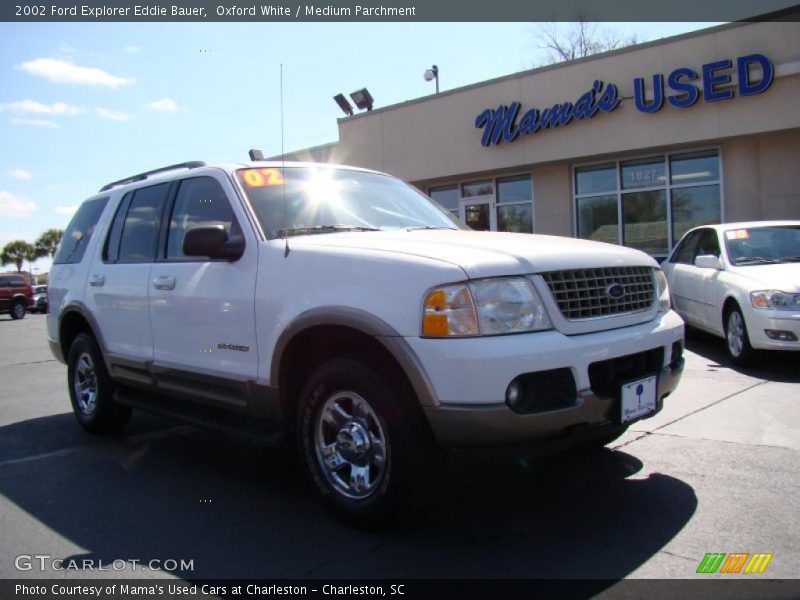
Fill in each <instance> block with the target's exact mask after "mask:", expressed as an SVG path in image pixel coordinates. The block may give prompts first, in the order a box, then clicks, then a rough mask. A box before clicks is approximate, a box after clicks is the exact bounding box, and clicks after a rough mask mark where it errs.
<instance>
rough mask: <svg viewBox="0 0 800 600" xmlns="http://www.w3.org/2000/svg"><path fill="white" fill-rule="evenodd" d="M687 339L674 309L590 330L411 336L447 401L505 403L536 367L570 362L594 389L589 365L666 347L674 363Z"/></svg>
mask: <svg viewBox="0 0 800 600" xmlns="http://www.w3.org/2000/svg"><path fill="white" fill-rule="evenodd" d="M681 339H683V321H681V319H680V317H679V316H678V315H677V314H675V313H674V312H672V311H670V312H669V313H667V314H665V315H662V316H661V317H660V318H659V319H657V320H653V321H650V322H648V323H644V324H641V325H635V326H632V327H625V328H621V329H612V330H610V331H601V332H597V333H589V334H585V335H577V336H566V335H563V334H561V333H559V332H557V331H543V332H538V333H525V334H517V335H507V336H495V337H484V338H467V339H450V340H441V339H424V338H408V339H407V341H408V343H409V345H410V346H411V348H412V349H413V350H414V352H415V353H416V354H417V356H419V358H420V360H421V362H422V364H424V365H425V367H426V369H427V371H428V375H429V376H430V378H431V381H432V383H433V386H434V388H435V389H436V392H437V395H438V396H439V399H440V401H441V402H442V403H443V404H452V403H476V404H482V403H496V404H502V403H503V402H505V392H506V388H507V387H508V384H509V383H511V380H512V379H514V378H515V377H516V376H518V375H521V374H522V373H529V372H532V371H546V370H550V369H558V368H562V367H568V368H571V369H572V374H573V376H574V377H575V384H576V386H577V389H578V390H579V391H581V390H588V389H589V365H590V364H591V363H593V362H597V361H601V360H607V359H610V358H615V357H617V356H625V355H628V354H634V353H636V352H642V351H645V350H650V349H652V348H657V347H658V346H662V347H663V348H664V364H667V363H669V360H670V354H671V352H672V344H673V343H674V342H676V341H678V340H681Z"/></svg>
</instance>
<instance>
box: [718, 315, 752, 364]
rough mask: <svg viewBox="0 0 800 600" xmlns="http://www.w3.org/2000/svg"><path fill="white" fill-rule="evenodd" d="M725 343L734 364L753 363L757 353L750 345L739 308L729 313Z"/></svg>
mask: <svg viewBox="0 0 800 600" xmlns="http://www.w3.org/2000/svg"><path fill="white" fill-rule="evenodd" d="M725 341H726V347H727V350H728V357H729V358H730V359H731V361H732V362H733V363H734V364H736V365H740V366H745V365H748V364H750V363H751V362H752V361H753V356H754V354H755V351H754V350H753V347H752V346H751V345H750V339H749V337H748V335H747V326H746V325H745V322H744V317H743V316H742V312H741V310H739V308H738V307H735V308H733V309H731V310H730V311H729V312H728V318H727V319H726V321H725Z"/></svg>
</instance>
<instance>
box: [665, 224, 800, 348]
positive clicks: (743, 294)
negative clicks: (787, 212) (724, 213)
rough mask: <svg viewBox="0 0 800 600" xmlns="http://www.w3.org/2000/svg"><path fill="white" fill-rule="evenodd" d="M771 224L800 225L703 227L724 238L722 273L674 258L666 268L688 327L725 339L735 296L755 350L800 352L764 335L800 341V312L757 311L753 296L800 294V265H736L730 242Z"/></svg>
mask: <svg viewBox="0 0 800 600" xmlns="http://www.w3.org/2000/svg"><path fill="white" fill-rule="evenodd" d="M768 225H793V226H796V227H797V226H800V221H745V222H737V223H724V224H721V225H707V226H704V227H702V228H703V229H706V228H710V229H713V230H715V231H716V232H717V234H718V239H719V245H720V251H721V256H720V258H721V260H722V265H723V270H722V271H717V270H714V269H710V268H699V267H696V266H694V265H687V264H680V263H672V262H670V261H669V259H668V260H666V261H664V263H663V265H662V267H663V269H664V274H665V275H666V276H667V281H668V283H669V287H670V290H671V293H672V295H673V298H674V299H675V301H674V306H673V308H675V310H676V311H677V312H678V313H679V314H680V315H681V316H682V317H683V318H684V319H685V320H686V322H687V323H688V324H690V325H693V326H695V327H698V328H700V329H704V330H706V331H709V332H711V333H713V334H715V335H717V336H720V337H723V336H724V334H725V333H724V332H725V325H724V323H723V314H722V313H723V309H724V307H725V302H726V301H727V300H728V299H729V298H730V299H733V300H735V301H736V303H737V304H738V305H739V308H740V309H741V311H742V316H743V317H744V320H745V324H746V326H747V332H748V336H749V338H750V343H751V345H752V346H753V347H754V348H760V349H775V350H797V351H800V342H779V341H775V340H772V339H770V338H768V337H767V336H766V334H765V333H764V330H765V329H777V330H783V331H791V332H793V333H794V334H795V335H796V336H797V337H798V339H800V312H798V311H796V310H769V309H756V308H754V307H753V305H752V303H751V300H750V293H751V292H754V291H763V290H779V291H782V292H786V293H800V263H782V264H766V265H749V266H736V265H734V264H733V263H731V261H730V258H729V256H728V252H727V247H726V246H725V243H724V235H725V232H726V231H732V230H736V229H744V228H748V227H758V226H768ZM695 229H698V228H695ZM695 229H692V230H690V231H688V232H687V233H686V234H687V235H688V234H689V233H690V232H691V231H694V230H695Z"/></svg>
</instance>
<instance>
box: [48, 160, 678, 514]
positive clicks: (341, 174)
mask: <svg viewBox="0 0 800 600" xmlns="http://www.w3.org/2000/svg"><path fill="white" fill-rule="evenodd" d="M54 263H55V264H54V266H53V269H52V272H51V275H50V288H49V300H50V307H51V312H50V315H49V316H48V332H49V338H50V346H51V348H52V351H53V353H54V354H55V356H56V357H57V358H58V359H59V360H61V361H62V362H65V363H66V364H67V368H68V385H69V393H70V397H71V400H72V405H73V408H74V411H75V414H76V416H77V418H78V421H79V422H80V423H81V424H82V425H83V426H84V427H85V428H86V429H88V430H90V431H108V430H114V429H119V428H120V427H122V426H123V425H124V424H125V422H126V421H127V419H128V417H129V415H130V408H131V407H135V408H141V409H145V410H149V411H154V412H157V413H160V414H165V415H168V416H172V417H178V418H180V419H183V420H186V421H188V422H190V423H195V424H199V425H206V426H211V427H216V428H221V429H225V430H227V431H234V430H235V431H237V432H240V433H246V434H248V435H253V436H259V437H265V436H269V435H272V434H280V435H282V436H285V434H287V433H288V434H289V435H290V436H292V437H296V439H297V442H298V446H299V448H300V451H301V454H302V457H303V463H304V465H305V466H306V468H307V470H308V472H309V474H310V475H311V478H312V480H313V482H314V483H315V485H316V487H317V488H318V489H319V491H320V492H321V493H322V495H323V496H324V497H325V498H326V499H327V502H328V503H329V505H330V506H331V507H333V508H335V509H337V510H338V512H339V513H340V514H343V515H346V516H349V517H352V518H355V519H357V520H362V521H374V520H376V519H382V518H385V517H386V516H387V515H388V514H390V513H395V512H396V510H397V509H398V508H399V507H400V506H404V505H405V504H406V501H407V500H411V499H415V500H418V499H419V496H418V495H417V493H418V492H423V493H424V492H425V490H426V489H427V488H426V486H425V485H423V483H422V481H423V478H422V477H421V476H422V475H433V476H436V470H437V468H438V467H437V466H436V465H438V464H439V463H437V462H436V461H435V460H433V457H435V456H438V455H439V453H438V452H437V451H438V450H439V449H441V448H452V447H466V446H500V445H511V444H520V445H523V446H526V447H535V448H537V449H538V448H542V447H552V448H558V447H564V446H567V445H571V444H573V443H582V444H605V443H608V442H609V441H611V440H612V439H614V438H616V437H618V436H619V435H620V434H621V433H622V432H624V431H625V429H626V428H627V427H628V425H629V424H630V423H631V422H632V421H634V420H636V419H640V418H645V417H649V416H652V415H653V414H655V413H656V412H657V411H658V410H660V409H661V407H662V401H663V399H664V397H665V396H667V395H668V394H669V393H670V392H672V391H673V390H674V389H675V386H676V385H677V383H678V380H679V378H680V374H681V371H682V368H683V358H682V351H683V322H682V321H681V319H680V317H678V316H677V315H676V314H675V313H674V312H673V311H672V310H671V309H670V304H669V292H668V290H667V287H666V280H665V279H664V276H663V273H662V272H661V270H660V269H659V267H658V264H657V263H656V262H655V261H654V260H653V259H652V258H650V257H649V256H647V255H645V254H643V253H642V252H638V251H636V250H631V249H628V248H623V247H620V246H614V245H608V244H600V243H595V242H588V241H582V240H578V239H571V238H560V237H550V236H541V235H527V234H512V233H490V232H476V231H470V230H469V229H467V228H466V227H465V226H463V225H462V224H460V223H459V222H457V221H456V220H454V219H453V217H451V216H450V215H449V214H448V213H447V211H445V210H444V209H442V208H441V207H439V206H438V205H437V204H435V203H434V202H433V201H432V200H431V199H430V198H428V197H427V196H425V195H423V194H421V193H420V192H419V191H417V190H416V189H415V188H413V187H411V186H409V185H407V184H405V183H403V182H401V181H399V180H397V179H395V178H393V177H390V176H388V175H385V174H381V173H376V172H374V171H368V170H364V169H356V168H348V167H334V166H330V165H315V164H304V163H285V164H281V163H273V162H265V161H252V162H247V163H238V164H217V165H206V164H205V163H202V162H193V163H184V164H181V165H172V166H170V167H165V168H163V169H157V170H155V171H150V172H147V173H143V174H140V175H136V176H133V177H130V178H127V179H125V180H122V181H117V182H114V183H111V184H109V185H106V186H105V187H103V188H102V189H101V190H100V193H99V194H97V195H96V196H94V197H92V198H89V199H88V200H86V201H85V202H84V203H83V204H82V206H81V207H80V209H79V210H78V212H77V213H76V214H75V216H74V218H73V219H72V221H71V222H70V224H69V226H68V228H67V230H66V233H65V235H64V238H63V241H62V242H61V246H60V248H59V250H58V252H57V254H56V256H55V260H54Z"/></svg>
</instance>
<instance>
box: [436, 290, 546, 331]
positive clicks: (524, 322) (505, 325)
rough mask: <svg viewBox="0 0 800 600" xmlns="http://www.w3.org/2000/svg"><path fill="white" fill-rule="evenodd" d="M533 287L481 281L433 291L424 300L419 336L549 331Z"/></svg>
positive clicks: (540, 303) (541, 306) (540, 302)
mask: <svg viewBox="0 0 800 600" xmlns="http://www.w3.org/2000/svg"><path fill="white" fill-rule="evenodd" d="M550 328H552V324H551V322H550V318H549V317H548V316H547V313H546V312H545V310H544V306H543V304H542V301H541V298H539V294H538V293H537V292H536V290H535V289H534V287H533V284H532V283H531V282H530V281H528V280H527V279H525V278H522V277H516V278H507V279H484V280H481V281H475V282H473V283H470V284H462V285H452V286H444V287H441V288H437V289H435V290H432V291H430V292H429V293H428V295H427V296H426V298H425V307H424V315H423V319H422V335H426V336H432V337H449V336H470V335H472V336H474V335H497V334H503V333H521V332H525V331H539V330H542V329H550Z"/></svg>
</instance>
